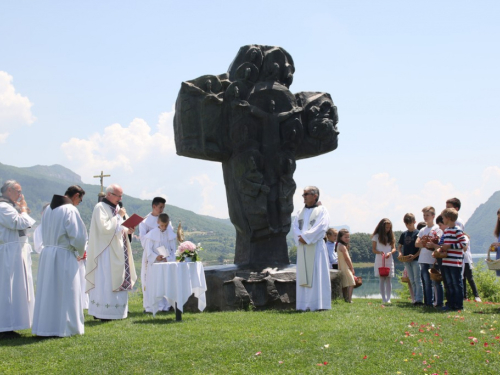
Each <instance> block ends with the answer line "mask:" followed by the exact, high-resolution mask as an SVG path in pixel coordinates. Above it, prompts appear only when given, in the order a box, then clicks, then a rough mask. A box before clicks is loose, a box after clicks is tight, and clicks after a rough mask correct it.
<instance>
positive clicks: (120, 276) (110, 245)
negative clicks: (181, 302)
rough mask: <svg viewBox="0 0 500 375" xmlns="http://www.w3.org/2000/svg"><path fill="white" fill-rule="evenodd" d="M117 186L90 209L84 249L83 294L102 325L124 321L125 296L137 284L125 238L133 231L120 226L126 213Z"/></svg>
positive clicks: (107, 191) (126, 297) (91, 312)
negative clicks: (113, 321)
mask: <svg viewBox="0 0 500 375" xmlns="http://www.w3.org/2000/svg"><path fill="white" fill-rule="evenodd" d="M122 196H123V190H122V188H121V187H120V186H118V185H116V184H113V185H110V186H108V188H107V189H106V197H105V198H104V199H103V201H102V202H99V203H97V204H96V206H95V207H94V212H93V213H92V221H91V223H90V233H89V244H88V248H87V274H86V276H85V278H86V279H87V293H89V299H90V304H89V310H88V313H89V315H93V316H94V317H95V318H97V319H101V320H103V321H107V320H113V319H125V318H126V317H127V314H128V292H129V291H131V290H132V287H133V286H134V284H135V281H136V280H137V276H136V273H135V265H134V259H133V257H132V251H131V248H130V241H129V238H128V234H132V233H134V229H135V228H130V229H128V228H125V227H123V226H122V223H123V216H125V215H126V213H127V211H126V210H125V208H120V206H119V205H118V203H119V202H120V200H121V198H122Z"/></svg>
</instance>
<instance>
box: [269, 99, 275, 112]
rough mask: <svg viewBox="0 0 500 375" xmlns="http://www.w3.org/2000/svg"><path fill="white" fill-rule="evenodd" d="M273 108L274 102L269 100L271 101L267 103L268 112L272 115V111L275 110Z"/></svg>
mask: <svg viewBox="0 0 500 375" xmlns="http://www.w3.org/2000/svg"><path fill="white" fill-rule="evenodd" d="M275 108H276V103H275V102H274V100H271V101H270V102H269V111H270V112H271V113H274V109H275Z"/></svg>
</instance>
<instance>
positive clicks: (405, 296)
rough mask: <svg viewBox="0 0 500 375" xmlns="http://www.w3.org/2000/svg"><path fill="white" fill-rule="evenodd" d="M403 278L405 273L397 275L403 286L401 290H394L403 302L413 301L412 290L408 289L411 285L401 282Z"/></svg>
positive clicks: (400, 272) (401, 272)
mask: <svg viewBox="0 0 500 375" xmlns="http://www.w3.org/2000/svg"><path fill="white" fill-rule="evenodd" d="M402 276H403V271H399V272H397V273H396V277H397V279H398V283H399V284H400V285H401V288H398V289H393V291H394V294H395V295H397V296H398V297H399V298H401V299H402V300H403V301H407V300H409V301H411V295H410V288H409V287H408V285H409V284H408V283H404V282H402V281H401V277H402Z"/></svg>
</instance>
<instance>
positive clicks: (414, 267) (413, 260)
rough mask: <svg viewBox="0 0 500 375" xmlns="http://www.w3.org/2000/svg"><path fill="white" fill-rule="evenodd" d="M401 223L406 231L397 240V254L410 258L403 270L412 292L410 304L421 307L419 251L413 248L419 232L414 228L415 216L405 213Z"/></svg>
mask: <svg viewBox="0 0 500 375" xmlns="http://www.w3.org/2000/svg"><path fill="white" fill-rule="evenodd" d="M403 221H404V223H405V226H406V229H407V230H406V231H404V232H403V233H402V234H401V237H400V238H399V241H398V252H399V255H400V256H409V257H410V259H409V261H407V262H405V263H404V265H405V270H406V273H407V275H408V278H409V279H410V284H409V285H410V290H411V291H413V301H412V302H413V304H414V305H415V306H420V305H423V302H422V300H423V291H422V278H421V277H420V266H419V264H418V255H419V254H420V251H421V249H419V248H418V247H416V246H415V242H416V241H417V238H418V233H419V231H418V230H417V229H416V228H415V224H416V221H415V215H413V214H411V213H407V214H406V215H405V216H404V218H403ZM410 293H411V292H410Z"/></svg>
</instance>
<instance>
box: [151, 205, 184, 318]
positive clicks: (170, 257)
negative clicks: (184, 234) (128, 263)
mask: <svg viewBox="0 0 500 375" xmlns="http://www.w3.org/2000/svg"><path fill="white" fill-rule="evenodd" d="M169 224H170V218H169V217H168V215H167V214H163V213H162V214H160V215H158V227H157V228H154V229H152V230H151V231H149V232H148V234H147V235H146V237H145V241H144V251H145V252H146V261H147V264H146V285H147V286H146V288H145V290H144V295H143V298H144V306H145V310H146V312H153V306H152V304H153V303H154V300H153V298H154V296H153V294H152V291H153V288H152V285H153V283H154V280H153V275H152V272H151V266H152V265H153V264H154V263H156V262H175V250H176V235H175V233H174V230H173V229H172V226H171V225H169ZM162 247H163V249H164V250H163V249H162ZM159 248H160V249H159ZM162 253H164V254H166V255H163V254H162ZM169 309H170V304H169V303H168V302H167V300H166V299H165V298H163V300H161V301H160V302H159V304H158V311H168V310H169Z"/></svg>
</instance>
